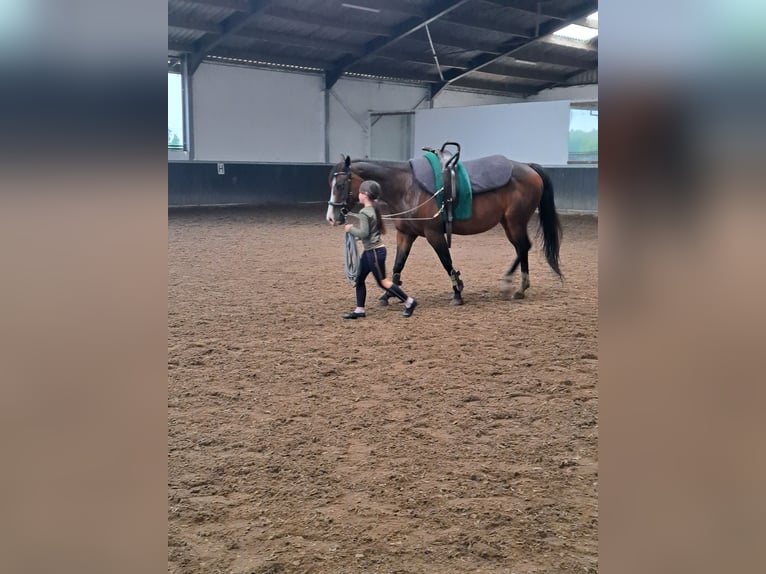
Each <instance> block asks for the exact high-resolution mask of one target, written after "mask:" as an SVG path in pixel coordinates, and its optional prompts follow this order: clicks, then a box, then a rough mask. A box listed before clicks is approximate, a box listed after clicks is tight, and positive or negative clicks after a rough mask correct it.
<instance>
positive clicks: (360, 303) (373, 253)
mask: <svg viewBox="0 0 766 574" xmlns="http://www.w3.org/2000/svg"><path fill="white" fill-rule="evenodd" d="M386 253H387V252H386V248H385V247H378V248H377V249H369V250H367V251H364V252H362V256H361V257H360V258H359V272H358V273H357V275H356V306H357V307H364V303H365V301H366V300H367V286H366V285H365V283H364V282H365V281H366V279H367V276H368V275H369V274H370V273H372V276H373V277H374V278H375V282H376V283H377V284H378V287H380V288H381V289H383V291H385V292H387V293H389V294H391V295H393V296H394V297H396V298H397V299H399V300H401V301H405V300H406V299H407V294H406V293H405V292H404V291H402V290H401V288H400V287H398V286H397V285H392V286H391V289H386V288H385V287H384V286H383V279H385V278H386Z"/></svg>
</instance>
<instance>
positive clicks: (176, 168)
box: [168, 161, 598, 213]
mask: <svg viewBox="0 0 766 574" xmlns="http://www.w3.org/2000/svg"><path fill="white" fill-rule="evenodd" d="M331 169H332V166H331V165H329V164H327V165H325V164H254V163H226V164H224V175H218V168H217V164H216V163H214V162H182V161H179V162H168V206H169V207H186V206H195V205H237V204H246V205H266V204H277V203H296V202H325V201H327V199H328V198H329V193H330V188H329V183H328V177H329V174H330V170H331ZM545 170H546V171H547V172H548V174H549V175H550V177H551V180H552V181H553V189H554V197H555V200H556V207H557V208H558V209H560V210H562V211H582V212H591V213H597V212H598V167H580V166H571V167H570V166H556V167H545Z"/></svg>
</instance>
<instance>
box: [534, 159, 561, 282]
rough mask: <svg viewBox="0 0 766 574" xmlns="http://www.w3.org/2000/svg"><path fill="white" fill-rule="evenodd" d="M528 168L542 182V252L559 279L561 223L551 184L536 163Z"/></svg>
mask: <svg viewBox="0 0 766 574" xmlns="http://www.w3.org/2000/svg"><path fill="white" fill-rule="evenodd" d="M529 167H531V168H532V169H533V170H535V171H536V172H537V174H538V175H539V176H540V177H541V178H542V180H543V197H542V199H540V205H539V206H538V211H539V212H540V227H541V228H542V230H543V250H544V251H545V259H547V260H548V265H550V266H551V269H553V270H554V271H555V272H556V275H558V276H559V277H561V270H560V269H559V247H560V246H561V237H562V231H561V222H560V221H559V214H558V213H556V205H555V203H554V202H553V182H552V181H551V178H550V177H548V174H547V173H545V171H543V168H542V167H541V166H539V165H538V164H536V163H530V164H529Z"/></svg>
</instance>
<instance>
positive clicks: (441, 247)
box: [426, 231, 463, 305]
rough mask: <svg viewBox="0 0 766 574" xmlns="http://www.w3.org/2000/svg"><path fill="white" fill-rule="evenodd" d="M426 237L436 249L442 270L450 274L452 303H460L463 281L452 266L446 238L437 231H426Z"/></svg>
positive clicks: (461, 302)
mask: <svg viewBox="0 0 766 574" xmlns="http://www.w3.org/2000/svg"><path fill="white" fill-rule="evenodd" d="M426 239H427V240H428V243H430V244H431V247H433V248H434V251H436V255H438V256H439V261H441V264H442V266H443V267H444V270H445V271H446V272H447V273H448V274H449V276H450V280H451V281H452V301H451V302H452V304H453V305H462V304H463V296H462V295H461V291H463V281H462V280H461V279H460V272H459V271H457V270H456V269H455V268H454V267H452V256H451V255H450V252H449V247H447V238H446V237H445V236H444V234H443V233H440V232H438V231H435V232H434V231H426Z"/></svg>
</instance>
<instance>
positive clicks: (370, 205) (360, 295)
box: [343, 179, 418, 319]
mask: <svg viewBox="0 0 766 574" xmlns="http://www.w3.org/2000/svg"><path fill="white" fill-rule="evenodd" d="M379 197H380V185H378V182H377V181H373V180H371V179H370V180H366V181H363V182H362V184H361V185H360V186H359V201H360V202H361V203H362V205H364V207H363V208H362V210H361V211H360V212H359V224H358V225H359V226H358V227H355V226H353V225H351V224H350V223H347V224H346V225H345V227H344V228H343V229H344V230H345V231H346V232H347V233H350V234H351V235H353V236H354V237H356V238H357V239H361V240H362V247H363V248H364V252H363V253H362V256H361V257H360V261H359V273H358V274H357V277H356V309H354V310H353V311H352V312H351V313H344V314H343V318H344V319H357V318H359V317H366V316H367V315H366V314H365V311H364V303H365V300H366V299H367V287H366V285H365V284H364V282H365V280H366V279H367V275H369V274H370V273H372V276H373V277H374V278H375V281H376V283H377V284H378V285H379V286H380V288H381V289H383V290H384V291H386V292H388V293H389V294H390V295H393V296H394V297H397V298H398V299H399V300H400V301H404V313H402V317H410V316H411V315H412V313H413V311H415V307H416V306H417V304H418V303H417V301H415V299H413V298H412V297H409V296H408V295H407V294H406V293H405V292H404V291H402V288H401V287H399V286H398V285H395V284H394V283H393V282H392V281H391V280H389V279H386V246H385V245H383V241H382V240H381V238H380V236H381V235H382V234H384V233H385V232H386V228H385V225H384V223H383V218H382V217H381V215H380V210H379V209H378V206H377V205H376V204H375V202H376V201H377V200H378V198H379Z"/></svg>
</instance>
